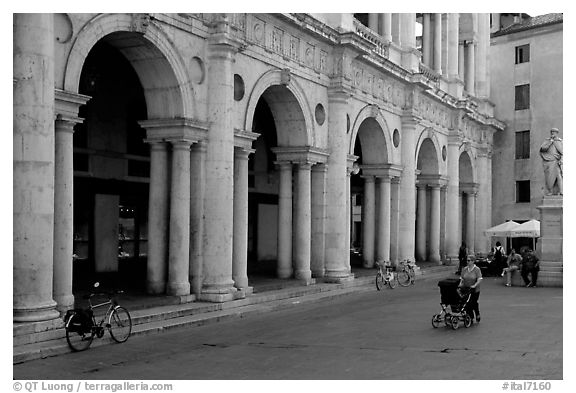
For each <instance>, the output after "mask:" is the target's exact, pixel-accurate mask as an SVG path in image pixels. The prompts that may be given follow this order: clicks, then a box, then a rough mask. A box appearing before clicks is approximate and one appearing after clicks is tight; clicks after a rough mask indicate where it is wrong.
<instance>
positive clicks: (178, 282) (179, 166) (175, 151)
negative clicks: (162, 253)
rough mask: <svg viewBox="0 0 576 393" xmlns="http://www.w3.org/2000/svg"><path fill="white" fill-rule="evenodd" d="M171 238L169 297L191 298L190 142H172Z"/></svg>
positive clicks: (167, 289) (169, 249) (167, 291)
mask: <svg viewBox="0 0 576 393" xmlns="http://www.w3.org/2000/svg"><path fill="white" fill-rule="evenodd" d="M171 143H172V174H171V180H172V184H171V187H170V234H169V246H168V284H167V288H166V293H167V294H168V295H174V296H185V295H189V294H190V281H189V280H188V276H189V274H190V264H189V263H190V259H189V258H190V145H191V142H190V141H185V140H178V141H172V142H171Z"/></svg>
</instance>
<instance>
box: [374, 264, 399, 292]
mask: <svg viewBox="0 0 576 393" xmlns="http://www.w3.org/2000/svg"><path fill="white" fill-rule="evenodd" d="M375 264H376V267H377V268H378V273H376V289H377V290H379V291H380V290H382V288H384V285H388V286H389V287H390V289H394V288H396V285H398V279H397V276H396V274H394V266H392V265H391V264H390V262H381V261H376V263H375Z"/></svg>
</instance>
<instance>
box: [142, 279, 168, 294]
mask: <svg viewBox="0 0 576 393" xmlns="http://www.w3.org/2000/svg"><path fill="white" fill-rule="evenodd" d="M146 292H147V293H148V294H150V295H160V294H163V293H165V292H166V283H165V282H164V281H148V282H147V283H146Z"/></svg>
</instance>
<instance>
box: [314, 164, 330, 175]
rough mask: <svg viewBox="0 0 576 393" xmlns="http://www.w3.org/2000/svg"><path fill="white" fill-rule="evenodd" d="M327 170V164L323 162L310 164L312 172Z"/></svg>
mask: <svg viewBox="0 0 576 393" xmlns="http://www.w3.org/2000/svg"><path fill="white" fill-rule="evenodd" d="M327 171H328V165H327V164H324V163H319V164H314V165H313V166H312V172H324V173H326V172H327Z"/></svg>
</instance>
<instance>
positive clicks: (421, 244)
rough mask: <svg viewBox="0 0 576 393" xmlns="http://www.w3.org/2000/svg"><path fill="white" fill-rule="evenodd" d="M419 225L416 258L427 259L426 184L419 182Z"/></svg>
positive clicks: (419, 259)
mask: <svg viewBox="0 0 576 393" xmlns="http://www.w3.org/2000/svg"><path fill="white" fill-rule="evenodd" d="M416 187H417V189H418V193H417V194H418V205H417V210H416V211H417V212H418V220H417V223H418V226H417V227H416V260H418V261H425V260H426V229H427V228H428V225H427V220H426V184H418V185H417V186H416Z"/></svg>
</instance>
